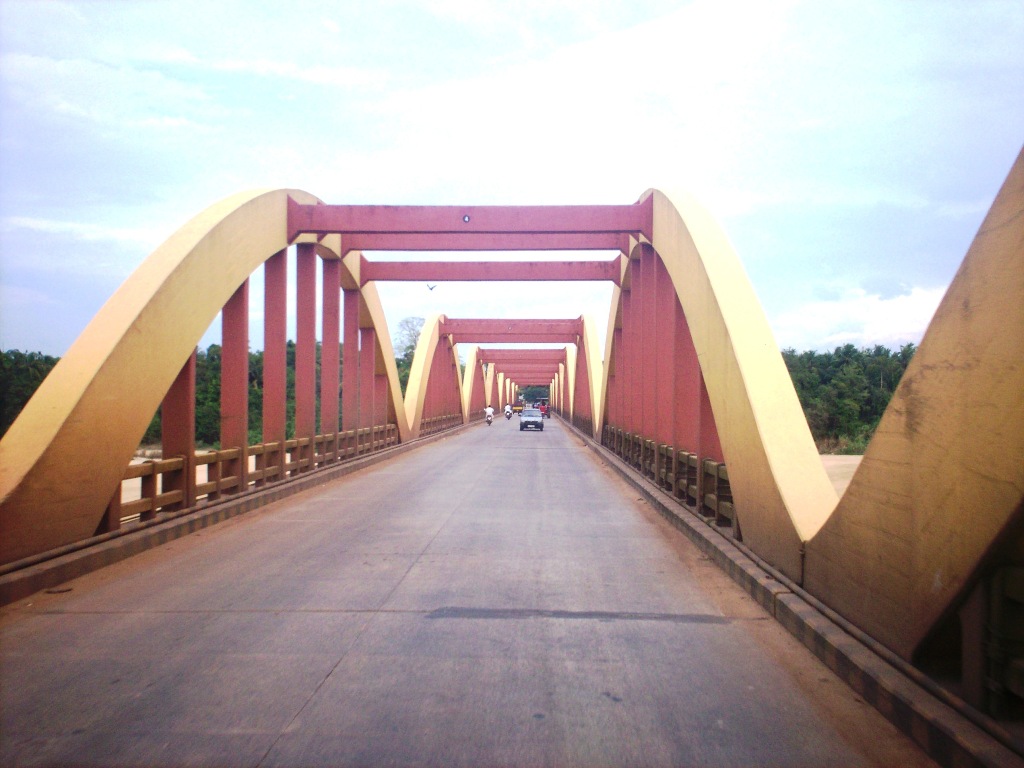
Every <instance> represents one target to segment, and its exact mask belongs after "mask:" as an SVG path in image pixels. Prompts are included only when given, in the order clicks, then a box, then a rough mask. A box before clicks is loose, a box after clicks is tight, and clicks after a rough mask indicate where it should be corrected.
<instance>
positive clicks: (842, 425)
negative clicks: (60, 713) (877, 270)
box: [0, 318, 916, 454]
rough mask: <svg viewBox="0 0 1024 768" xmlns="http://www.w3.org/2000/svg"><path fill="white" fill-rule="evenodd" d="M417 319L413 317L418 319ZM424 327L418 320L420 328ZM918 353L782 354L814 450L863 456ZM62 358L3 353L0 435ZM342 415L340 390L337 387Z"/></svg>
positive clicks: (252, 416)
mask: <svg viewBox="0 0 1024 768" xmlns="http://www.w3.org/2000/svg"><path fill="white" fill-rule="evenodd" d="M415 319H418V318H415ZM420 324H422V321H420ZM414 326H415V323H413V324H411V325H410V327H408V328H405V329H404V330H405V331H406V334H405V338H404V339H402V341H401V343H399V344H396V348H397V350H396V351H398V352H399V354H398V355H396V363H397V365H398V368H399V371H400V379H401V385H402V391H403V394H404V391H405V386H406V381H407V380H408V372H409V366H410V363H411V362H412V355H413V353H414V351H415V343H414V338H415V335H416V334H414V331H416V332H417V333H418V330H419V329H418V327H414ZM915 350H916V347H915V346H914V345H913V344H905V345H904V346H902V347H900V349H899V350H898V351H895V352H893V351H891V350H889V349H887V348H886V347H883V346H875V347H873V348H870V349H868V348H863V349H857V348H856V347H854V346H853V345H852V344H847V345H845V346H843V347H836V348H835V349H834V350H833V351H831V352H813V351H810V352H797V351H795V350H793V349H784V350H783V351H782V358H783V360H784V361H785V363H786V368H787V369H788V370H789V374H790V376H791V377H792V379H793V385H794V387H795V389H796V393H797V397H798V398H799V399H800V405H801V406H802V407H803V410H804V415H805V416H806V417H807V423H808V425H809V426H810V428H811V434H812V435H813V437H814V440H815V442H816V444H817V445H818V450H819V451H820V452H822V453H852V454H859V453H863V452H864V449H865V448H866V447H867V444H868V442H869V441H870V440H871V436H872V435H873V434H874V431H875V428H876V427H877V426H878V421H879V419H881V417H882V413H883V412H884V411H885V409H886V407H887V406H888V404H889V400H890V399H891V398H892V393H893V391H894V390H895V389H896V385H897V384H898V383H899V381H900V378H901V377H902V376H903V372H904V371H905V370H906V369H907V365H908V364H909V363H910V360H911V358H912V357H913V356H914V352H915ZM320 352H321V346H320V343H319V342H318V343H317V347H316V414H317V423H318V424H319V418H320ZM58 360H59V358H56V357H51V356H49V355H44V354H42V353H41V352H21V351H19V350H7V351H3V352H0V435H2V434H4V433H6V432H7V429H8V428H9V427H10V425H11V424H12V423H13V422H14V419H15V418H17V416H18V414H19V413H20V412H21V409H22V408H23V407H24V405H25V403H27V402H28V400H29V398H30V397H31V396H32V393H33V392H35V390H36V388H37V387H38V386H39V385H40V384H41V383H42V381H43V379H44V378H45V377H46V374H47V373H49V372H50V369H52V368H53V366H55V365H56V364H57V361H58ZM220 370H221V347H220V345H219V344H211V345H210V346H209V347H207V348H206V349H205V350H198V351H197V353H196V442H197V444H199V445H202V446H206V447H218V446H219V444H220ZM286 387H287V394H288V400H287V411H286V415H285V416H286V434H287V437H288V438H292V437H294V436H295V399H294V393H295V343H294V342H293V341H289V342H288V347H287V381H286ZM337 397H338V407H339V413H340V409H341V387H340V386H339V388H338V393H337ZM262 408H263V352H262V351H257V352H250V353H249V442H250V443H251V444H254V443H258V442H260V441H261V440H262V434H263V412H262ZM142 442H143V443H144V444H156V443H159V442H160V413H159V411H157V413H156V414H155V415H154V417H153V420H152V422H151V423H150V425H149V428H148V429H147V430H146V434H145V436H144V437H143V440H142Z"/></svg>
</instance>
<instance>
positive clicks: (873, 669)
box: [562, 419, 1024, 768]
mask: <svg viewBox="0 0 1024 768" xmlns="http://www.w3.org/2000/svg"><path fill="white" fill-rule="evenodd" d="M562 423H563V424H565V425H566V426H567V427H569V428H570V429H572V430H573V431H574V432H575V434H576V435H577V436H578V437H580V439H581V440H583V442H584V444H585V445H587V446H588V447H589V448H590V449H591V450H592V451H593V452H594V453H595V454H596V455H597V456H598V457H600V458H601V460H602V461H604V462H605V463H606V464H607V465H608V466H609V467H610V468H611V469H613V470H615V471H616V472H617V473H618V474H619V475H620V476H621V477H622V478H623V479H624V480H625V481H626V482H628V483H629V484H630V485H632V486H633V487H634V488H635V489H636V490H637V491H639V492H640V493H641V494H642V495H643V497H644V499H645V500H646V501H647V502H648V503H649V504H650V505H651V506H652V507H653V508H654V509H655V510H656V511H657V512H658V513H659V514H660V515H661V516H662V517H664V518H665V519H667V520H668V521H669V522H670V523H672V524H673V526H675V528H676V529H678V530H679V531H680V532H681V533H683V535H685V536H686V537H687V538H688V539H689V540H690V541H691V542H693V543H694V544H695V545H696V546H697V548H698V549H700V550H701V552H702V553H703V554H705V555H707V556H708V557H709V558H710V559H711V560H712V561H714V562H715V564H716V565H718V566H719V567H720V568H721V569H722V570H723V571H725V572H726V573H727V574H728V575H729V576H730V577H731V578H732V579H733V581H735V582H736V583H737V584H739V585H740V586H741V587H742V588H743V589H744V591H746V592H747V594H749V595H750V596H751V597H752V598H753V599H754V600H755V601H757V603H758V604H759V605H760V606H761V607H762V608H764V609H765V611H767V612H768V613H769V614H771V616H772V617H773V618H774V619H775V620H776V621H778V622H779V623H780V624H781V625H782V626H783V627H784V628H785V629H786V630H787V631H788V632H789V633H790V634H791V635H793V636H794V637H795V638H796V639H797V640H799V641H800V642H801V643H802V644H803V645H804V646H805V647H807V648H808V649H809V650H810V651H811V652H812V653H813V654H814V655H815V656H816V657H817V658H818V659H819V660H820V661H821V662H822V663H824V664H825V666H826V667H828V668H829V669H830V670H832V672H834V673H835V674H836V675H837V676H838V677H839V678H840V679H841V680H842V681H843V682H845V683H846V684H847V685H848V686H849V687H850V688H851V689H853V690H854V691H855V692H856V693H857V694H858V695H859V696H861V697H862V698H863V699H864V700H865V701H866V702H867V703H868V704H870V705H871V706H872V707H874V708H875V709H876V710H877V711H878V712H880V713H881V714H882V715H883V716H884V717H885V718H886V719H887V720H888V721H889V722H891V723H892V724H893V725H895V726H896V727H897V728H898V729H899V730H900V731H902V732H903V733H904V734H906V735H907V736H909V737H910V738H911V739H912V740H913V741H914V742H915V743H916V744H917V745H918V746H919V747H921V749H922V750H924V752H925V753H926V754H927V755H928V757H930V758H931V759H932V760H934V761H935V762H936V763H938V764H939V765H942V766H947V767H948V768H968V767H970V768H975V767H977V768H980V767H982V766H984V767H986V768H1010V767H1011V766H1018V767H1020V768H1024V754H1022V752H1021V751H1020V750H1019V748H1014V746H1012V742H1013V738H1012V737H1011V736H1009V735H1007V734H1006V733H1005V732H1002V729H1001V728H1000V727H999V725H998V724H997V723H995V722H994V721H989V722H987V723H986V722H985V721H987V720H988V718H987V717H986V716H985V715H982V714H981V713H977V712H972V715H973V716H972V717H970V718H968V717H967V716H965V715H964V714H961V712H959V711H957V710H958V708H959V707H957V708H954V707H953V706H950V705H949V704H947V703H946V702H944V701H942V700H941V699H940V698H939V697H937V696H936V695H935V694H933V693H932V692H930V691H928V690H926V689H925V688H924V687H922V686H921V685H919V684H918V683H917V682H915V681H914V680H913V679H912V678H911V677H910V676H908V675H906V674H904V673H903V672H902V671H901V670H900V669H898V668H897V667H895V666H894V665H892V664H890V663H889V662H888V661H886V660H885V659H884V658H883V657H882V656H880V655H879V654H878V653H876V652H875V651H874V650H872V649H871V648H870V647H869V646H868V645H866V644H865V643H863V642H861V641H860V640H859V639H858V638H856V637H854V636H853V635H852V634H850V633H849V632H847V631H846V630H845V629H843V627H842V626H841V625H840V624H839V623H837V622H836V621H833V620H832V619H831V618H829V617H828V616H827V615H826V614H825V613H824V612H822V611H821V610H819V609H818V608H817V607H815V606H814V605H812V603H811V602H810V601H809V598H808V596H806V595H805V594H804V593H802V590H799V588H797V587H795V586H792V585H790V584H787V583H785V582H784V581H783V580H782V578H781V577H779V576H778V575H777V574H773V573H772V572H771V569H770V567H768V566H766V565H763V564H759V563H758V562H756V561H755V560H754V559H753V558H752V557H751V556H750V555H748V554H747V553H746V552H744V551H743V550H742V549H740V547H738V546H737V545H736V544H735V543H734V542H733V540H732V539H730V538H727V537H726V536H725V535H723V534H722V533H720V532H719V531H718V530H717V529H716V528H715V527H714V525H713V524H712V523H708V522H706V521H705V520H704V518H701V517H698V516H697V515H696V513H694V512H691V511H690V510H689V509H688V508H687V507H684V506H682V505H680V504H679V503H678V502H677V501H676V500H675V499H674V498H672V497H671V496H670V495H668V494H667V493H665V492H664V491H662V490H661V488H659V487H658V486H656V485H654V483H652V482H651V481H649V480H648V479H647V478H646V477H643V476H641V475H640V474H639V473H638V472H636V471H635V470H634V469H633V468H632V467H630V466H628V465H626V464H625V463H624V462H623V461H622V460H621V459H620V458H619V457H618V456H616V455H615V454H614V453H612V452H611V451H609V450H608V449H607V448H605V447H604V446H603V445H600V444H599V443H597V442H596V441H595V440H593V438H591V437H589V436H588V435H586V434H584V433H583V432H581V431H579V430H578V429H577V428H576V427H575V426H574V425H573V424H571V423H570V422H568V421H565V420H564V419H562ZM948 698H950V699H953V698H954V697H953V696H952V694H949V695H948ZM960 707H963V708H964V709H968V710H969V709H970V708H969V707H967V705H966V704H963V703H962V702H960ZM979 722H981V723H982V725H979ZM983 725H989V726H990V728H985V727H983ZM1007 742H1010V743H1007Z"/></svg>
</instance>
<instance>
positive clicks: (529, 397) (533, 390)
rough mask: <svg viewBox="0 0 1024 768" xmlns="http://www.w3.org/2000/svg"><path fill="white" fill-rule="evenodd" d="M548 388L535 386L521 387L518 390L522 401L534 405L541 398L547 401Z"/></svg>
mask: <svg viewBox="0 0 1024 768" xmlns="http://www.w3.org/2000/svg"><path fill="white" fill-rule="evenodd" d="M549 389H550V387H538V386H536V385H530V386H528V387H523V388H522V389H521V390H519V394H521V395H522V396H523V400H524V401H525V402H527V403H535V402H537V401H538V400H540V399H541V398H544V399H547V397H548V391H549Z"/></svg>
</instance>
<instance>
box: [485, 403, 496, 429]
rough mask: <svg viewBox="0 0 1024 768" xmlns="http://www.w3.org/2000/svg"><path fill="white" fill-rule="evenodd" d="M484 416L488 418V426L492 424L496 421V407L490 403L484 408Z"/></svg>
mask: <svg viewBox="0 0 1024 768" xmlns="http://www.w3.org/2000/svg"><path fill="white" fill-rule="evenodd" d="M484 416H485V417H486V419H487V426H490V425H491V422H492V421H494V409H493V408H491V406H489V405H488V406H487V407H486V408H484Z"/></svg>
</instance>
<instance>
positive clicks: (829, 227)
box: [0, 0, 1024, 356]
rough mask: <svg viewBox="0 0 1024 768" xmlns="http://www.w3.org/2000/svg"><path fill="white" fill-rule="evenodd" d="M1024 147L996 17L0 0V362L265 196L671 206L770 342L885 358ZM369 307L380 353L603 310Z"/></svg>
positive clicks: (1018, 75)
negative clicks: (297, 192) (749, 299)
mask: <svg viewBox="0 0 1024 768" xmlns="http://www.w3.org/2000/svg"><path fill="white" fill-rule="evenodd" d="M1022 142H1024V2H1022V1H1021V0H973V1H972V2H970V3H964V2H961V1H960V0H949V1H948V2H946V1H943V0H902V1H899V0H857V1H856V2H853V1H852V0H851V1H846V0H843V1H841V2H840V1H838V0H808V1H806V2H805V1H802V0H781V1H779V2H771V1H769V0H693V1H692V2H669V1H668V0H631V2H629V3H623V2H619V0H567V1H566V2H558V0H545V1H544V2H541V1H540V0H520V1H519V2H509V0H473V1H472V2H457V1H456V0H421V1H415V0H375V2H373V3H365V2H346V1H344V0H343V1H341V2H336V1H332V2H322V3H321V2H302V1H301V0H291V1H290V2H288V3H280V2H255V1H254V0H244V1H238V2H235V1H233V0H218V1H217V2H209V0H204V2H191V1H190V0H173V1H172V2H163V1H162V0H148V1H147V2H128V1H127V0H121V1H116V2H115V1H114V0H105V1H103V2H89V1H83V2H43V1H42V0H31V1H26V0H2V2H0V348H3V349H21V350H25V351H40V352H44V353H46V354H50V355H57V356H59V355H63V354H64V353H65V351H66V350H67V349H68V347H69V346H70V345H71V344H72V343H73V341H74V340H75V338H76V337H77V336H78V334H79V333H80V332H81V331H82V329H83V328H84V327H85V326H86V324H87V323H88V322H89V321H90V319H91V318H92V317H93V315H95V313H96V312H97V310H98V309H99V308H100V307H101V306H102V304H103V303H104V302H105V301H106V300H107V299H108V298H109V297H110V295H111V294H112V293H113V292H114V291H115V290H116V289H117V287H118V286H119V285H120V284H121V282H123V281H124V280H125V279H126V278H127V277H128V276H129V275H130V274H131V272H132V271H133V270H134V269H135V268H136V267H137V266H138V265H139V264H140V263H141V262H142V261H143V260H144V259H145V258H146V257H147V256H148V255H149V254H150V253H151V252H152V251H153V250H155V249H156V248H157V246H159V245H160V243H162V242H163V241H164V240H165V239H166V238H167V237H169V236H170V235H171V234H172V233H173V232H174V231H175V230H176V229H177V228H178V227H180V226H181V225H183V224H184V223H185V222H186V221H188V220H189V219H190V218H192V217H193V216H194V215H196V214H197V213H199V212H200V211H202V210H203V209H205V208H206V207H208V206H209V205H212V204H213V203H215V202H217V201H218V200H220V199H223V198H225V197H227V196H229V195H232V194H234V193H236V192H239V191H242V190H246V189H253V188H281V187H289V188H299V189H303V190H305V191H307V192H310V193H312V194H314V195H316V196H317V197H319V198H320V199H322V200H324V201H325V202H327V203H336V204H394V205H401V204H414V205H455V204H462V205H492V204H495V205H498V204H504V205H517V204H531V205H537V204H559V205H568V204H604V203H609V204H628V203H632V202H635V201H636V200H637V199H638V198H639V197H640V196H641V195H642V194H643V193H644V191H645V190H647V189H650V188H658V189H661V190H663V191H665V192H667V193H669V194H672V193H675V192H686V193H688V194H690V195H692V196H694V197H696V199H697V200H699V201H700V202H701V203H702V204H703V205H704V206H705V207H707V208H708V210H709V211H710V212H711V214H712V215H713V216H714V217H715V219H716V220H717V221H718V222H719V223H720V224H721V225H722V227H723V229H724V230H725V232H726V234H727V236H728V237H729V239H730V241H731V242H732V244H733V247H734V248H735V250H736V253H737V255H738V257H739V259H740V261H741V262H742V263H743V265H744V268H745V269H746V271H747V274H748V276H749V277H750V280H751V283H752V284H753V287H754V290H755V292H756V294H757V295H758V297H759V299H760V301H761V304H762V306H763V308H764V311H765V313H766V315H767V318H768V321H769V324H770V326H771V328H772V331H773V333H774V335H775V338H776V341H777V343H778V344H779V346H780V348H793V349H796V350H798V351H802V350H811V349H815V350H830V349H832V348H834V347H836V346H840V345H843V344H847V343H852V344H854V345H856V346H858V347H865V346H868V347H870V346H874V345H875V344H882V345H885V346H888V347H890V348H892V349H895V348H898V347H899V346H901V345H903V344H906V343H915V344H916V343H919V342H920V340H921V337H922V335H923V333H924V330H925V328H926V327H927V324H928V322H929V320H930V318H931V316H932V314H933V313H934V311H935V308H936V306H937V305H938V302H939V301H940V299H941V297H942V295H943V293H944V292H945V290H946V288H947V287H948V285H949V283H950V281H951V280H952V278H953V276H954V274H955V272H956V270H957V268H958V267H959V265H960V263H961V261H962V259H963V256H964V254H965V253H966V251H967V248H968V247H969V245H970V243H971V241H972V239H973V237H974V235H975V233H976V232H977V230H978V227H979V225H980V224H981V222H982V219H983V218H984V215H985V213H986V211H987V210H988V208H989V206H990V205H991V203H992V201H993V199H994V198H995V195H996V193H997V192H998V190H999V187H1000V186H1001V184H1002V183H1003V181H1004V179H1005V177H1006V174H1007V172H1008V171H1009V169H1010V166H1011V165H1012V164H1013V162H1014V159H1015V158H1016V157H1017V155H1018V153H1019V152H1020V151H1021V146H1022ZM368 255H369V257H371V258H378V257H379V258H406V256H401V255H396V254H390V255H387V254H383V255H377V254H368ZM531 257H532V256H531ZM460 258H465V256H460ZM542 258H566V256H565V255H560V254H548V255H544V256H542ZM576 258H579V256H576ZM256 281H257V278H255V277H254V283H256ZM259 290H261V288H260V287H259V286H258V285H254V294H257V295H258V291H259ZM381 296H382V300H383V304H384V309H385V313H386V315H387V318H388V324H389V327H390V328H391V329H392V330H394V329H395V328H396V327H397V325H398V323H399V321H400V320H401V319H402V318H403V317H410V316H428V315H430V314H433V313H439V312H443V313H445V314H447V315H449V316H451V317H493V316H500V317H575V316H578V315H580V314H590V315H592V316H594V317H595V319H596V320H597V326H598V328H599V329H600V331H601V332H602V333H603V331H604V326H605V323H606V319H607V316H608V311H609V300H610V296H611V289H610V287H609V286H607V285H600V284H565V283H551V284H545V285H541V286H537V287H531V288H530V289H529V290H527V289H524V287H523V286H522V285H518V284H504V283H501V284H488V283H454V284H443V285H440V286H438V287H437V288H436V289H435V290H433V291H430V290H428V289H427V288H426V286H425V285H424V284H418V283H392V284H386V285H382V286H381ZM252 303H253V307H254V309H253V312H254V313H256V312H258V311H259V310H260V308H261V306H262V303H261V301H259V300H258V299H257V298H255V296H254V299H253V302H252ZM257 319H258V318H256V317H255V316H254V318H253V321H254V323H255V322H256V320H257ZM215 337H216V331H212V332H211V334H208V335H207V337H204V342H208V341H212V340H215ZM261 337H262V331H261V330H260V331H257V332H254V334H253V336H252V339H253V342H252V343H253V346H254V347H256V348H259V347H260V346H261Z"/></svg>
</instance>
